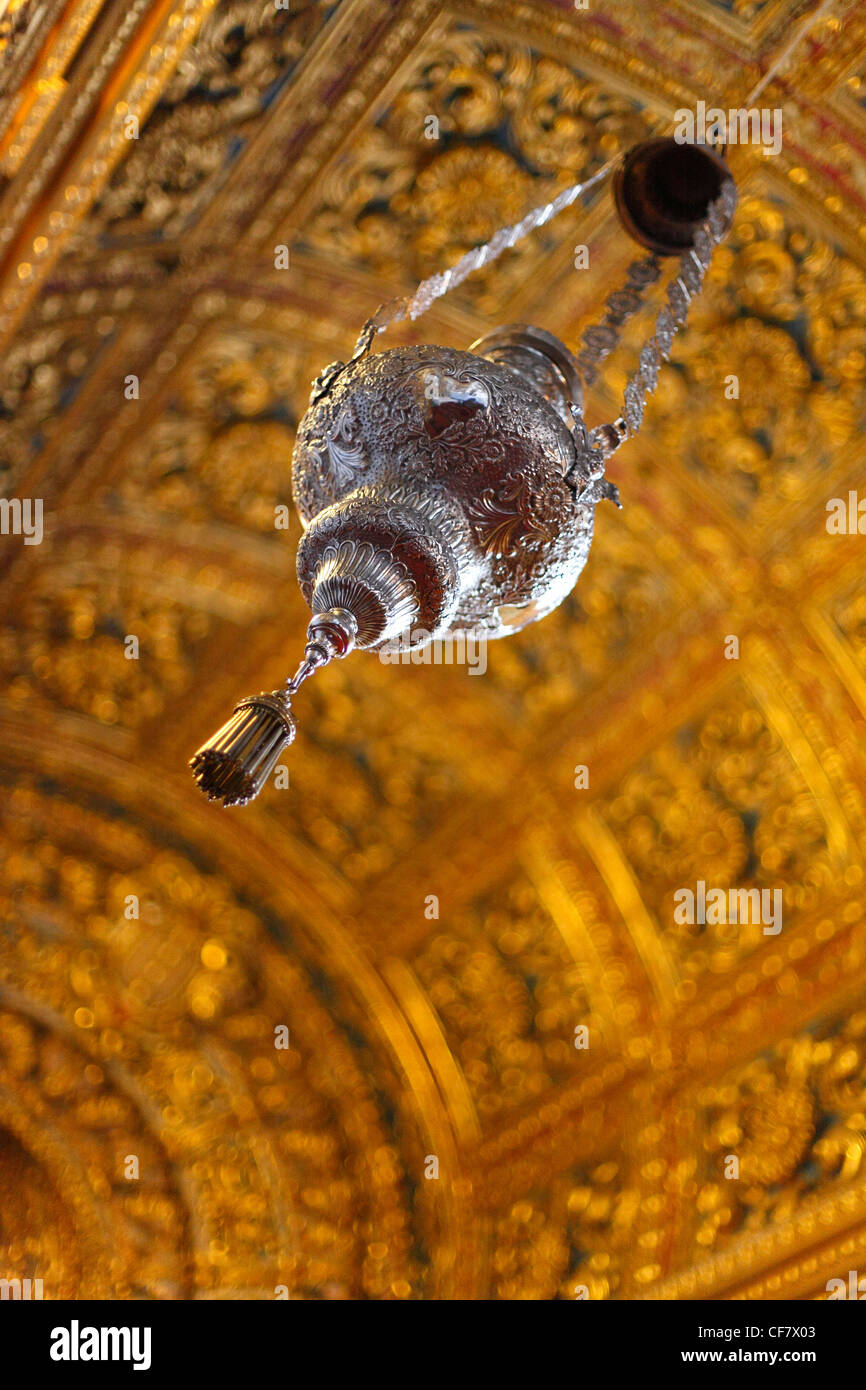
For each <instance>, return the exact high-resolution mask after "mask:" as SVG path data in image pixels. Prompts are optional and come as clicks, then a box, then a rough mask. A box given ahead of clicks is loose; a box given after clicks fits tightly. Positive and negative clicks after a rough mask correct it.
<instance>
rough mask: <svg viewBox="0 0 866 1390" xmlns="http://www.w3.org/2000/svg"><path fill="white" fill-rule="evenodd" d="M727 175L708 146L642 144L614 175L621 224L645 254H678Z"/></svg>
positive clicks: (662, 141)
mask: <svg viewBox="0 0 866 1390" xmlns="http://www.w3.org/2000/svg"><path fill="white" fill-rule="evenodd" d="M730 176H731V175H730V170H729V169H728V166H727V164H726V163H725V160H724V159H723V157H722V155H721V154H719V152H718V151H717V150H715V149H713V148H711V147H710V146H709V145H689V144H682V145H680V144H678V143H677V141H676V140H675V139H674V138H673V136H660V137H658V138H656V139H654V140H645V141H644V142H643V143H642V144H640V145H635V147H634V149H633V150H629V152H628V154H627V155H626V157H625V159H624V160H623V162H622V164H621V165H620V166H619V168H618V169H617V171H616V173H615V174H614V179H613V196H614V200H615V202H616V207H617V212H618V213H619V216H620V221H621V222H622V224H623V226H624V227H625V230H626V231H627V232H628V234H629V236H630V237H633V238H634V240H635V241H638V242H640V244H641V246H646V247H647V249H648V250H650V251H655V252H656V254H657V255H659V256H678V255H681V254H682V252H683V251H685V250H686V249H687V248H688V247H689V246H691V244H692V242H693V240H694V235H695V232H696V231H697V230H698V228H699V227H700V225H701V223H702V222H703V221H704V220H705V219H706V216H707V212H708V210H709V207H710V204H711V203H712V202H713V201H714V199H716V198H717V197H718V196H719V193H720V192H721V187H722V183H723V181H724V180H725V179H726V178H730Z"/></svg>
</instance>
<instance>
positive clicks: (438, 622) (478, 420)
mask: <svg viewBox="0 0 866 1390" xmlns="http://www.w3.org/2000/svg"><path fill="white" fill-rule="evenodd" d="M611 172H613V175H614V196H615V200H616V205H617V209H618V212H619V216H620V219H621V221H622V223H623V225H624V226H625V228H626V230H627V231H628V232H629V234H630V235H631V236H632V237H633V238H634V239H635V240H637V241H638V242H640V243H641V244H642V245H643V246H644V247H645V248H646V250H647V252H648V254H647V256H646V257H645V258H644V259H641V260H637V261H635V262H634V263H633V264H632V265H631V266H630V267H629V270H628V274H627V278H626V282H625V284H624V286H623V287H622V288H621V289H619V290H616V291H615V292H614V293H612V294H611V295H610V296H609V298H608V300H607V303H606V305H605V313H604V316H603V318H602V320H601V322H600V323H599V324H597V325H595V326H594V327H592V328H590V329H588V330H587V332H586V333H585V334H584V337H583V341H582V347H581V350H580V352H579V353H578V354H577V355H576V356H575V355H573V354H572V353H571V352H570V351H569V349H568V348H567V347H566V346H565V345H564V344H563V343H561V342H559V341H558V340H557V339H556V338H554V337H553V336H552V335H551V334H549V333H547V332H545V331H544V329H541V328H535V327H532V326H530V325H526V324H511V325H509V326H507V327H504V328H499V329H497V330H496V331H495V332H492V333H489V334H488V335H487V336H485V337H483V338H480V339H479V340H478V341H477V342H475V343H473V344H472V345H471V346H470V347H469V348H468V349H467V350H466V351H459V350H457V349H455V348H447V347H434V346H423V347H400V348H393V349H391V350H390V351H387V352H381V353H374V354H371V353H370V347H371V345H372V342H373V340H374V338H375V337H376V334H377V333H380V332H382V331H383V330H384V329H385V328H387V327H388V326H389V325H390V324H392V323H395V322H397V321H399V320H401V319H405V318H411V319H415V318H417V317H419V315H420V314H422V313H423V312H424V310H425V309H426V308H428V306H429V305H430V303H431V302H432V301H433V300H434V299H435V298H437V297H438V296H439V295H442V294H445V293H447V292H448V290H449V289H452V288H453V287H454V286H455V285H458V284H460V283H461V281H462V280H464V279H465V278H466V276H467V275H469V274H471V273H472V271H473V270H476V269H478V268H479V267H480V266H483V265H486V264H488V263H489V262H490V261H492V260H493V259H495V257H496V256H498V255H500V254H501V252H502V251H503V250H505V249H506V247H509V246H513V245H514V244H515V242H517V241H519V240H520V239H521V238H522V237H523V236H525V235H526V234H527V233H528V232H530V231H531V230H533V229H534V228H535V227H539V226H541V225H543V224H544V223H545V222H547V221H549V220H550V219H551V218H552V217H554V216H556V214H557V213H558V212H560V211H562V209H563V208H565V207H567V206H569V204H571V203H573V202H575V201H576V199H577V198H579V197H580V196H581V195H582V194H584V193H586V192H588V191H589V190H590V188H592V187H593V186H595V185H596V184H597V183H599V182H600V181H601V179H602V178H603V177H604V176H606V175H607V174H608V173H611ZM735 206H736V190H735V187H734V184H733V181H732V179H731V177H730V174H729V173H728V170H727V166H726V165H725V163H724V161H723V159H722V158H721V156H720V155H719V154H718V153H716V152H715V151H714V150H712V149H709V148H707V147H704V146H696V145H680V144H677V143H676V142H675V141H674V140H672V139H667V138H659V139H656V140H650V141H647V142H645V143H644V144H641V145H639V146H637V147H636V148H635V149H633V150H632V151H630V152H629V153H628V154H627V155H626V156H625V158H624V159H623V160H621V161H616V162H615V164H612V165H610V166H606V167H605V168H604V169H601V170H599V171H598V173H596V174H595V175H593V177H592V178H590V179H588V180H587V181H586V182H584V183H582V184H576V185H574V186H573V187H571V188H568V189H566V190H565V191H564V192H563V193H561V194H560V195H559V197H558V198H556V199H555V200H554V201H553V202H551V203H548V204H546V205H545V206H544V207H542V208H538V209H536V210H535V211H533V212H531V213H529V214H528V215H527V216H526V217H525V218H524V219H523V220H522V221H521V222H519V223H517V224H516V225H515V226H513V227H509V228H504V229H502V230H501V231H500V232H498V233H497V234H496V235H495V236H494V237H493V239H492V241H490V242H488V243H487V244H486V245H485V246H482V247H478V248H476V249H475V250H473V251H470V252H469V253H468V254H467V255H466V256H464V257H463V258H462V260H461V261H459V262H458V263H457V265H456V266H454V267H453V268H452V269H451V270H447V271H444V272H442V273H441V274H439V275H436V276H434V277H433V278H432V279H431V280H428V281H425V282H424V283H423V284H422V285H420V286H419V288H418V290H417V291H416V293H415V294H414V295H413V296H412V297H411V298H410V299H408V300H395V301H392V302H391V303H389V304H386V305H383V306H382V308H381V309H380V310H379V311H378V313H377V314H376V315H375V316H374V317H373V318H372V319H370V320H369V321H368V322H367V323H366V324H365V325H364V328H363V330H362V332H361V335H360V337H359V339H358V343H357V346H356V348H355V352H354V354H353V356H352V357H351V359H350V360H349V362H348V363H343V362H335V363H332V364H331V366H329V367H327V368H326V369H325V371H324V372H323V373H322V374H321V376H320V377H319V378H318V379H317V380H316V381H315V382H314V383H313V388H312V394H311V397H310V403H309V406H308V408H307V412H306V414H305V415H304V417H303V419H302V420H301V423H300V426H299V428H298V434H297V440H296V444H295V451H294V459H293V465H292V483H293V491H294V499H295V503H296V506H297V508H298V511H299V513H300V517H301V522H302V525H303V527H304V534H303V536H302V538H301V541H300V544H299V546H298V579H299V582H300V586H301V590H302V592H303V595H304V598H305V599H306V600H307V602H308V603H309V605H310V608H311V609H312V614H313V616H312V618H311V620H310V624H309V627H308V629H307V644H306V648H305V651H304V657H303V660H302V662H301V664H300V666H299V668H298V670H297V672H296V673H295V675H294V676H293V677H292V678H291V679H289V680H287V682H286V684H285V686H284V687H283V689H281V690H275V691H272V692H270V693H268V694H262V695H253V696H251V697H249V698H248V699H246V700H242V701H241V702H240V704H238V705H237V706H236V708H235V711H234V713H233V714H232V716H231V718H230V719H229V720H228V721H227V723H225V724H224V725H223V727H222V728H221V729H220V730H219V732H218V733H216V734H215V735H214V736H213V738H211V739H209V740H208V742H207V743H205V744H203V745H202V746H201V748H199V749H198V751H197V752H196V753H195V755H194V756H193V758H192V759H191V763H190V765H191V767H192V770H193V773H194V775H195V778H196V781H197V782H198V784H199V786H200V787H201V789H202V791H203V792H205V793H206V794H207V795H208V797H210V798H211V799H218V800H221V801H222V803H223V804H224V805H225V806H242V805H245V804H246V803H247V802H249V801H251V800H252V799H253V797H255V796H257V795H258V793H259V791H261V789H262V787H263V786H264V784H265V782H266V781H267V779H268V777H269V775H270V773H271V772H272V770H273V768H274V766H275V764H276V762H277V760H278V758H279V757H280V755H281V754H282V752H283V751H284V750H285V748H286V747H287V746H288V745H289V743H291V741H292V739H293V738H294V735H295V724H294V719H293V716H292V701H293V699H294V696H295V694H296V692H297V690H298V688H299V687H300V685H301V684H302V682H303V681H305V680H306V679H307V677H308V676H310V675H312V673H313V672H314V671H316V670H317V669H318V668H319V667H320V666H325V665H327V664H328V663H329V662H330V661H332V660H333V659H334V658H335V657H345V656H347V655H348V653H349V652H350V651H352V650H353V648H355V647H359V648H362V649H364V650H367V651H375V650H377V649H380V648H382V647H383V646H384V645H385V644H386V643H390V642H393V641H394V640H395V639H399V640H400V642H401V644H402V645H403V646H404V647H408V648H417V647H421V646H424V645H426V644H427V643H428V642H431V641H434V640H440V639H444V638H448V637H453V636H454V635H455V634H457V633H459V632H463V633H466V632H470V631H471V632H472V633H473V634H476V635H481V636H485V637H488V638H496V637H505V636H507V635H508V634H509V633H511V632H517V631H519V630H520V628H522V627H524V626H525V625H526V624H527V623H530V622H535V621H537V619H539V618H543V617H545V616H546V615H547V614H548V613H550V612H551V611H552V610H553V609H554V608H556V606H557V605H558V604H559V603H561V602H562V600H563V599H564V598H565V596H566V595H567V594H568V593H569V592H570V591H571V589H572V588H573V587H574V584H575V582H576V580H577V578H578V575H579V574H580V572H581V570H582V569H583V566H584V564H585V563H586V559H587V556H588V554H589V548H590V544H591V542H592V532H593V521H594V516H595V508H596V505H597V504H598V503H599V502H600V501H601V500H602V499H604V498H610V499H611V500H613V501H614V502H616V503H617V505H619V499H618V496H617V491H616V488H615V487H614V486H613V484H612V483H610V482H609V481H608V480H607V479H606V478H605V465H606V461H607V458H608V457H609V456H610V454H611V453H612V452H613V451H614V450H615V449H616V448H617V447H618V446H619V444H620V443H622V441H623V440H624V439H626V438H628V437H630V436H631V435H633V434H635V433H636V432H637V430H638V428H639V427H640V423H641V418H642V416H643V410H644V404H645V401H646V397H647V393H648V392H651V391H652V390H654V388H655V385H656V381H657V378H658V372H659V368H660V366H661V363H662V362H663V361H664V360H665V359H666V358H667V356H668V354H669V352H670V347H671V343H672V341H673V337H674V334H675V332H676V330H677V328H678V327H679V326H680V325H681V324H683V323H684V322H685V318H686V314H687V311H688V306H689V302H690V301H691V299H692V298H694V296H695V295H696V294H697V292H698V290H699V289H700V287H701V283H702V280H703V277H704V273H705V271H706V269H707V266H708V265H709V262H710V257H711V255H712V252H713V249H714V247H715V246H716V245H717V243H718V242H719V241H721V239H722V238H723V237H724V235H725V233H726V232H727V230H728V227H729V226H730V222H731V219H732V217H733V213H734V209H735ZM673 255H678V256H679V257H680V260H679V265H678V267H677V270H676V274H675V275H674V276H673V277H672V279H671V280H670V282H669V284H668V286H667V292H666V303H665V305H664V307H663V308H662V309H661V311H660V312H659V314H658V316H657V318H656V321H655V325H654V331H653V334H652V336H651V337H650V338H649V339H648V340H647V342H646V343H645V344H644V346H643V348H642V350H641V352H640V356H639V362H638V367H637V370H636V371H635V373H634V374H633V376H632V377H631V379H630V380H629V383H628V385H627V387H626V391H625V398H624V404H623V411H622V415H621V416H620V417H619V418H618V419H617V420H615V421H614V422H613V423H611V424H606V425H600V426H597V427H596V428H594V429H592V430H588V429H587V427H586V425H585V424H584V420H583V386H584V385H585V384H586V385H588V384H591V382H592V381H593V380H594V379H595V377H596V375H597V372H598V367H599V364H600V363H601V362H602V361H603V359H604V358H605V357H606V356H607V354H608V353H609V352H610V351H611V349H612V348H614V347H615V346H616V344H617V342H618V339H619V335H620V331H621V329H622V326H623V324H624V323H625V322H626V320H628V319H629V318H630V317H631V316H632V315H633V314H634V313H635V312H636V311H637V310H638V309H640V308H641V306H642V303H643V297H644V294H645V292H646V291H647V290H648V289H649V288H650V287H651V286H652V285H654V284H655V283H656V282H657V281H658V280H659V278H660V276H661V265H660V258H661V257H664V256H673Z"/></svg>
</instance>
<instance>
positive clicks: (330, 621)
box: [189, 608, 358, 806]
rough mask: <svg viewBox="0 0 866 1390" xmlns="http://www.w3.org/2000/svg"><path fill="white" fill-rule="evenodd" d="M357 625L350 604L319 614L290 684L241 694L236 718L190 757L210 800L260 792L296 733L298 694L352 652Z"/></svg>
mask: <svg viewBox="0 0 866 1390" xmlns="http://www.w3.org/2000/svg"><path fill="white" fill-rule="evenodd" d="M357 631H358V623H357V619H356V618H355V616H354V614H353V613H350V612H348V611H347V610H346V609H344V608H330V609H328V611H327V612H324V613H316V614H314V615H313V618H312V619H311V621H310V626H309V627H308V629H307V638H308V641H307V645H306V648H305V649H304V659H303V661H302V662H301V664H300V666H299V667H298V669H297V671H296V672H295V674H294V676H293V677H292V679H291V680H289V681H286V685H285V688H284V689H283V690H272V691H271V692H270V693H268V692H264V693H263V694H261V695H251V696H250V697H249V698H248V699H246V700H241V701H240V703H239V704H237V705H235V708H234V713H233V714H232V716H231V718H230V719H227V720H226V722H225V724H223V726H222V728H221V729H218V730H217V732H216V733H215V734H214V736H213V738H209V739H208V741H207V743H203V744H202V746H201V748H199V749H198V750H197V751H196V752H195V753H193V755H192V757H191V758H190V760H189V765H190V767H191V768H192V773H193V776H194V777H195V780H196V782H197V783H198V785H199V787H200V788H201V790H202V791H203V792H204V794H205V796H206V797H207V798H208V800H209V801H221V802H222V804H223V806H246V805H247V804H248V803H249V802H250V801H252V800H254V798H255V797H257V796H258V794H259V792H260V791H261V790H262V787H263V786H264V785H265V783H266V782H267V780H268V778H269V777H270V775H271V773H272V772H273V770H274V768H275V767H276V765H277V759H278V758H279V756H280V754H281V753H283V752H285V750H286V749H287V748H288V746H289V744H290V743H291V742H292V740H293V739H294V737H295V721H294V719H293V718H292V708H291V706H292V696H293V695H294V694H295V692H296V690H297V689H298V687H299V686H300V685H301V683H302V682H303V681H305V680H306V679H307V677H308V676H311V675H312V674H313V672H314V671H317V670H318V668H319V667H320V666H327V664H328V662H329V661H332V660H333V659H334V657H342V656H347V655H348V653H349V652H350V651H351V650H352V648H353V646H354V645H355V637H356V634H357Z"/></svg>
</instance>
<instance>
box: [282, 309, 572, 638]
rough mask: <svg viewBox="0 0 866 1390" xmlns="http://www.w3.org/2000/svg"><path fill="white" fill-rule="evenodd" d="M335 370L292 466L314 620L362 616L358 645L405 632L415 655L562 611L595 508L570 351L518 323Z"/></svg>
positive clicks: (301, 571) (301, 562)
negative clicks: (456, 344) (448, 640)
mask: <svg viewBox="0 0 866 1390" xmlns="http://www.w3.org/2000/svg"><path fill="white" fill-rule="evenodd" d="M336 366H337V367H339V372H338V374H337V375H336V377H335V378H334V380H333V383H332V384H331V385H330V387H329V388H328V389H327V390H326V391H325V392H324V393H321V391H320V392H319V393H318V398H317V391H316V388H315V387H314V391H313V398H312V401H311V404H310V407H309V409H308V410H307V412H306V414H305V415H304V418H303V420H302V421H301V424H300V426H299V429H298V434H297V441H296V446H295V453H294V460H293V488H294V497H295V503H296V505H297V508H298V512H299V514H300V517H301V522H302V525H303V527H304V534H303V536H302V539H301V542H300V545H299V548H298V578H299V581H300V585H301V589H302V592H303V594H304V597H305V598H306V599H307V601H308V603H309V604H310V606H311V607H312V608H313V611H314V612H323V611H326V610H328V609H330V608H333V607H341V608H344V609H348V610H350V611H352V612H353V613H354V614H355V616H356V617H357V618H358V620H359V633H358V637H357V645H359V646H362V647H363V646H366V647H378V646H381V645H382V644H383V643H386V642H388V640H389V639H393V638H395V637H397V636H398V634H399V635H400V636H401V638H402V640H403V641H404V642H405V644H406V645H407V646H409V647H418V646H422V645H424V644H426V643H427V642H428V641H430V640H432V639H434V638H442V637H445V636H447V635H448V634H453V633H455V632H457V631H460V630H463V631H466V630H470V629H471V630H473V631H475V632H477V633H482V634H483V635H485V636H486V637H490V638H497V637H503V636H506V635H507V634H509V633H511V632H514V631H517V630H518V629H519V628H521V627H523V626H525V625H526V624H527V623H529V622H532V621H535V620H536V619H539V618H542V617H544V616H545V615H546V614H547V613H549V612H550V611H551V610H552V609H553V608H555V607H556V606H557V604H559V603H560V602H561V601H562V599H563V598H564V597H565V596H566V594H567V593H568V592H569V591H570V590H571V589H572V587H573V586H574V583H575V581H576V579H577V577H578V575H579V574H580V571H581V570H582V568H583V566H584V564H585V562H586V558H587V555H588V554H589V548H590V544H591V541H592V530H593V512H594V500H597V498H595V499H594V498H593V496H592V489H591V487H589V486H588V483H589V465H588V463H586V461H585V459H584V457H583V456H582V455H581V453H580V451H579V450H578V449H577V448H576V444H575V434H574V432H573V431H574V428H575V425H577V424H578V423H579V419H580V417H579V412H580V384H579V378H578V376H577V369H576V364H575V362H574V359H573V358H572V356H571V354H570V353H569V352H568V349H567V348H565V347H564V346H563V345H562V344H561V343H558V342H557V340H556V339H554V338H552V337H550V335H548V334H546V333H544V332H543V331H542V330H539V329H533V328H528V327H526V326H524V325H512V326H511V327H509V328H506V329H500V330H497V332H496V333H494V334H491V335H489V337H488V338H486V339H483V340H481V341H480V342H479V343H477V344H474V345H473V350H470V351H458V350H455V349H452V348H445V347H436V346H417V347H400V348H394V349H392V350H390V351H387V352H382V353H376V354H373V355H370V356H368V357H365V358H362V359H360V360H359V361H357V362H354V363H350V364H349V366H348V367H345V368H343V367H342V364H336ZM331 370H333V369H331ZM326 378H327V373H326V374H324V376H323V378H320V381H321V380H324V379H326ZM367 619H369V621H367Z"/></svg>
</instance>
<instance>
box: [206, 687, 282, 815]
mask: <svg viewBox="0 0 866 1390" xmlns="http://www.w3.org/2000/svg"><path fill="white" fill-rule="evenodd" d="M294 737H295V721H294V720H293V719H292V716H291V713H290V705H289V696H288V693H287V692H286V691H283V690H274V691H272V692H271V693H270V694H262V695H252V696H250V698H249V699H247V700H241V702H240V704H238V705H235V711H234V714H233V715H232V716H231V718H230V719H228V720H226V722H225V724H223V726H222V728H221V729H220V730H219V731H218V732H217V733H215V734H214V736H213V738H209V739H208V741H207V743H203V744H202V746H201V748H199V749H198V751H197V752H196V753H194V754H193V756H192V758H191V759H190V764H189V765H190V767H191V768H192V771H193V776H194V777H195V780H196V782H197V783H198V785H199V786H200V787H201V789H202V791H203V792H205V793H206V795H207V798H208V800H209V801H222V803H223V805H224V806H246V804H247V802H249V801H252V800H253V798H254V797H256V796H258V794H259V792H260V791H261V789H262V787H263V786H264V785H265V782H266V781H267V780H268V778H269V777H270V775H271V773H272V772H273V770H274V767H275V766H276V762H277V759H278V758H279V756H280V754H281V753H282V752H283V751H284V749H286V748H288V746H289V744H290V743H291V742H292V739H293V738H294Z"/></svg>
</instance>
